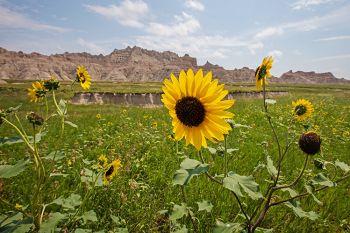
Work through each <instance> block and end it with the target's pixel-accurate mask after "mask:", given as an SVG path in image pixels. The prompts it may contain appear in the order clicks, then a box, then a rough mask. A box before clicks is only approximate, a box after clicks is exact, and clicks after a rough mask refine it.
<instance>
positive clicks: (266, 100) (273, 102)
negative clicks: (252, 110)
mask: <svg viewBox="0 0 350 233" xmlns="http://www.w3.org/2000/svg"><path fill="white" fill-rule="evenodd" d="M265 103H266V104H275V103H276V100H274V99H265Z"/></svg>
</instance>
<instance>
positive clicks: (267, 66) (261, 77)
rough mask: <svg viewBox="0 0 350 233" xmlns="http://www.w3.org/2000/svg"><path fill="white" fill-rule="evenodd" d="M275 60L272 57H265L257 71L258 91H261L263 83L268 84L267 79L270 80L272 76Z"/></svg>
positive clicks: (256, 83) (256, 82)
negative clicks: (271, 71)
mask: <svg viewBox="0 0 350 233" xmlns="http://www.w3.org/2000/svg"><path fill="white" fill-rule="evenodd" d="M272 63H273V58H272V57H271V56H269V57H265V58H264V59H263V61H262V63H261V65H260V66H259V67H258V68H257V69H256V71H255V85H256V88H257V89H258V90H260V89H261V87H262V86H263V83H265V85H266V84H267V80H266V78H270V77H271V76H272V75H271V73H270V70H271V68H272Z"/></svg>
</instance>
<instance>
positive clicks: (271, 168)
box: [266, 156, 278, 177]
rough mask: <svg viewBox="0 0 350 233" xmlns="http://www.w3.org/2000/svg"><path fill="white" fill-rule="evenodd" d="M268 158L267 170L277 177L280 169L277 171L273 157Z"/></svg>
mask: <svg viewBox="0 0 350 233" xmlns="http://www.w3.org/2000/svg"><path fill="white" fill-rule="evenodd" d="M266 160H267V166H266V168H267V171H268V172H269V174H270V175H271V176H273V177H276V176H277V173H278V171H277V169H276V167H275V166H274V165H273V161H272V159H271V157H270V156H267V157H266Z"/></svg>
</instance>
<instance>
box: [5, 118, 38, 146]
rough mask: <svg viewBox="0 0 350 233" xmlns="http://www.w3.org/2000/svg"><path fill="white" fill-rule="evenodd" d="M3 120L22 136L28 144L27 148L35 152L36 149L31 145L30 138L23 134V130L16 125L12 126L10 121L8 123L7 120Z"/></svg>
mask: <svg viewBox="0 0 350 233" xmlns="http://www.w3.org/2000/svg"><path fill="white" fill-rule="evenodd" d="M1 119H2V120H3V121H4V122H6V123H7V124H9V125H11V126H12V127H13V128H14V129H15V130H16V131H17V132H18V133H19V135H20V136H21V138H22V139H23V141H24V142H25V143H26V144H27V146H28V147H29V149H30V150H31V151H32V152H34V147H33V146H32V145H30V143H29V141H28V138H27V137H26V136H25V135H24V134H23V133H22V132H21V130H20V129H19V128H18V127H17V126H16V125H14V124H12V123H11V122H10V121H8V120H7V119H6V118H4V117H1Z"/></svg>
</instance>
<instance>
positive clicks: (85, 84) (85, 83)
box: [76, 66, 91, 89]
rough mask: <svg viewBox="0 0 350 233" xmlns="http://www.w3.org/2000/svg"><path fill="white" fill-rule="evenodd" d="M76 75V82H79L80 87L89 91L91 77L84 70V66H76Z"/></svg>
mask: <svg viewBox="0 0 350 233" xmlns="http://www.w3.org/2000/svg"><path fill="white" fill-rule="evenodd" d="M76 74H77V76H76V80H77V81H78V82H80V85H81V87H82V88H83V89H89V88H90V85H91V76H90V75H89V73H88V72H87V70H86V68H85V67H84V66H78V68H77V72H76Z"/></svg>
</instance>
